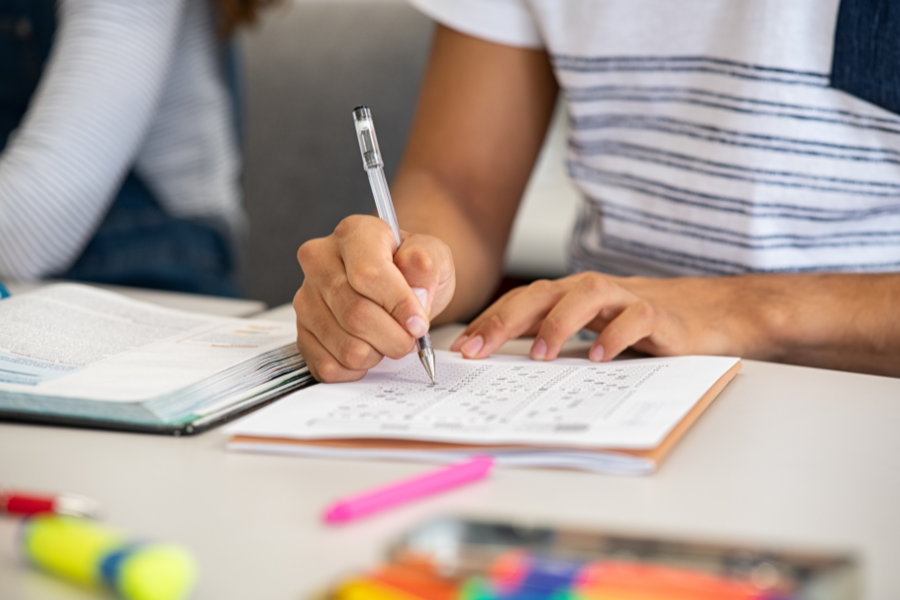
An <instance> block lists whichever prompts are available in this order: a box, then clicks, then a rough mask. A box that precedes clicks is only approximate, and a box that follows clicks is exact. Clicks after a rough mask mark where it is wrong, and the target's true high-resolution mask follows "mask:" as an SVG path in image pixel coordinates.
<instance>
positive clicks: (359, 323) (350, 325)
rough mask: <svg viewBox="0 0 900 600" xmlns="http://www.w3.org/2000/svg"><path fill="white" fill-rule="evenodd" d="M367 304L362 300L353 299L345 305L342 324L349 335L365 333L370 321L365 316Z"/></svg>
mask: <svg viewBox="0 0 900 600" xmlns="http://www.w3.org/2000/svg"><path fill="white" fill-rule="evenodd" d="M366 308H367V302H366V301H365V300H363V299H362V298H354V299H353V300H351V301H350V302H349V303H348V304H347V309H346V311H345V312H344V315H343V321H344V324H345V325H346V326H347V330H348V331H349V332H350V333H353V334H358V333H360V332H362V331H365V329H366V326H367V325H368V324H369V322H370V320H369V318H368V316H367V314H366V313H367V311H366Z"/></svg>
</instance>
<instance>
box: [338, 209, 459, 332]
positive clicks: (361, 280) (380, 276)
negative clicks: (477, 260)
mask: <svg viewBox="0 0 900 600" xmlns="http://www.w3.org/2000/svg"><path fill="white" fill-rule="evenodd" d="M335 237H336V239H337V243H338V246H339V247H340V250H341V259H342V260H343V263H344V270H345V272H346V277H347V281H348V283H349V284H350V287H351V288H352V289H353V290H354V291H355V292H356V293H357V294H359V295H360V296H362V297H364V298H367V299H369V300H371V301H372V302H374V303H375V304H376V305H377V306H380V307H382V308H383V309H384V310H385V311H387V313H389V314H390V315H391V316H392V317H393V318H394V319H395V320H396V321H397V323H399V324H400V326H401V327H402V328H403V329H405V330H406V332H407V333H408V334H409V335H411V336H412V337H421V336H423V335H425V333H426V332H427V331H428V327H429V319H428V313H427V309H426V306H425V305H423V304H422V302H421V301H420V300H419V298H418V297H417V296H416V294H415V293H414V292H413V290H412V289H411V287H421V288H425V289H426V290H428V291H429V292H430V291H432V290H434V289H436V288H437V287H438V283H439V279H440V272H439V271H440V269H441V268H442V267H444V265H443V263H444V260H443V259H444V257H443V256H433V254H434V253H435V252H436V251H435V248H436V245H435V244H434V243H432V242H429V241H425V240H422V239H421V238H427V237H428V236H410V238H409V239H410V241H409V242H406V241H404V243H403V245H402V246H401V251H400V252H398V253H397V254H398V255H400V256H399V257H395V256H394V255H393V246H394V240H393V234H392V233H391V230H390V228H389V227H388V226H387V225H386V224H385V223H383V222H382V221H381V220H379V219H376V218H374V217H366V216H360V215H358V216H356V217H351V218H347V219H344V220H343V221H342V222H341V224H340V225H338V227H337V229H335ZM414 238H419V240H415V239H414ZM430 239H433V238H430ZM395 260H398V261H399V262H400V263H401V264H403V265H404V268H405V269H406V271H407V276H404V275H405V274H404V273H403V272H401V269H400V268H399V267H398V265H397V264H395ZM450 268H451V269H452V262H451V263H450ZM407 277H409V279H407ZM324 297H325V301H326V302H327V303H328V305H329V306H330V307H331V308H332V309H333V310H335V312H336V314H340V313H339V311H340V310H341V309H340V308H339V307H337V306H336V301H335V300H336V296H335V295H334V294H331V293H326V294H324ZM426 304H427V302H426ZM395 341H396V340H395Z"/></svg>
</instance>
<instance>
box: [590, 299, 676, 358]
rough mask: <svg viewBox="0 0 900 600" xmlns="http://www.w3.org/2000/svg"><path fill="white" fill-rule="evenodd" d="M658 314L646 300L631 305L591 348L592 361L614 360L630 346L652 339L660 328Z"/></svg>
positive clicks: (604, 329) (610, 324) (601, 334)
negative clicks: (648, 338)
mask: <svg viewBox="0 0 900 600" xmlns="http://www.w3.org/2000/svg"><path fill="white" fill-rule="evenodd" d="M658 313H659V311H658V310H657V309H656V308H655V307H654V306H653V305H652V304H651V303H649V302H647V301H645V300H639V301H636V302H633V303H632V304H630V305H629V306H628V307H627V308H626V309H625V310H623V311H622V313H621V314H620V315H619V316H618V317H616V318H615V319H613V320H612V321H611V322H610V323H609V324H608V325H607V326H606V327H604V328H603V331H601V332H600V335H599V336H598V337H597V339H596V340H595V341H594V344H593V346H591V350H590V354H589V357H590V359H591V360H593V361H596V362H600V361H603V362H606V361H609V360H612V359H613V358H615V357H616V356H618V355H619V354H621V352H622V351H623V350H625V349H626V348H628V347H629V346H633V345H635V344H637V343H638V342H639V341H641V340H643V339H645V338H647V337H650V336H651V335H652V334H654V333H655V332H656V331H657V329H658V328H659V327H660V318H659V314H658Z"/></svg>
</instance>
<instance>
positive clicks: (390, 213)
mask: <svg viewBox="0 0 900 600" xmlns="http://www.w3.org/2000/svg"><path fill="white" fill-rule="evenodd" d="M366 174H367V175H368V176H369V185H370V186H371V187H372V195H373V196H374V197H375V208H376V209H378V216H379V218H381V220H382V221H384V222H385V223H387V224H388V226H389V227H390V228H391V232H393V234H394V241H395V242H396V244H397V246H396V247H395V248H394V252H396V251H397V249H398V248H400V224H399V223H398V222H397V213H395V212H394V203H393V202H392V201H391V190H390V188H389V187H388V182H387V178H385V176H384V169H382V168H381V167H378V168H375V169H368V170H367V171H366Z"/></svg>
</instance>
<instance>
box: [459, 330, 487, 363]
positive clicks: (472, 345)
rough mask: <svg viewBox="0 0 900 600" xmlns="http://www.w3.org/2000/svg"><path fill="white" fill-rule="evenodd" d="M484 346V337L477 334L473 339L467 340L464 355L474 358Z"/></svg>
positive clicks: (463, 347) (463, 349)
mask: <svg viewBox="0 0 900 600" xmlns="http://www.w3.org/2000/svg"><path fill="white" fill-rule="evenodd" d="M482 346H484V338H483V337H481V336H480V335H476V336H475V337H473V338H472V339H470V340H466V343H465V344H463V345H462V353H463V356H468V357H469V358H472V357H473V356H475V355H476V354H478V351H479V350H481V348H482Z"/></svg>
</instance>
